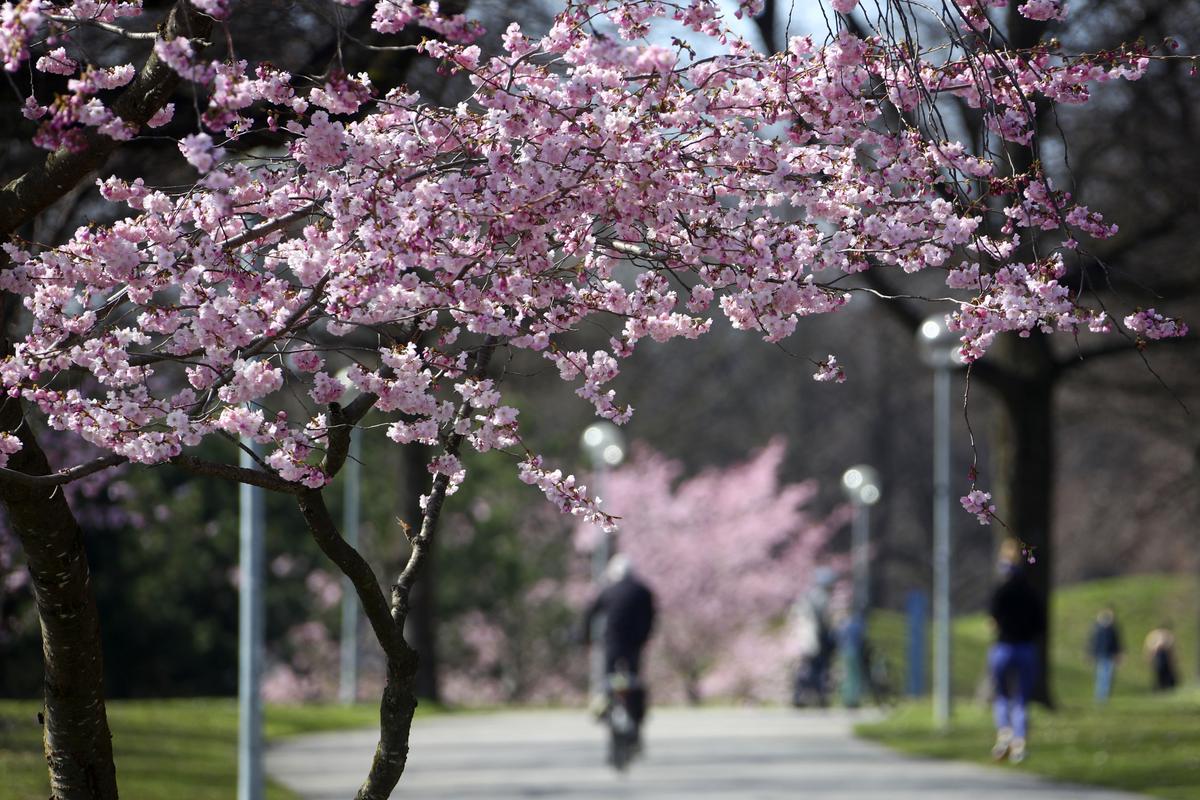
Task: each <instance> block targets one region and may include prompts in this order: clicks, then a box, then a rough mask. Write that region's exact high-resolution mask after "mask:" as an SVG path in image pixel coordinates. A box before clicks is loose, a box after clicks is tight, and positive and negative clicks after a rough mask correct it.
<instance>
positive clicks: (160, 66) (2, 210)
mask: <svg viewBox="0 0 1200 800" xmlns="http://www.w3.org/2000/svg"><path fill="white" fill-rule="evenodd" d="M211 30H212V18H211V17H208V16H206V15H204V14H201V13H200V12H199V11H198V10H197V9H196V8H194V7H193V6H192V5H191V3H189V2H187V0H179V2H177V3H176V4H175V6H174V7H173V8H172V9H171V11H170V13H169V14H168V15H167V19H166V21H165V22H163V24H162V25H161V26H160V27H159V33H158V38H160V39H163V40H170V39H174V38H175V37H177V36H187V37H189V38H191V39H193V40H195V39H203V38H204V37H206V36H208V34H209V32H210V31H211ZM179 80H180V78H179V75H178V73H176V72H175V70H173V69H171V68H170V67H169V66H167V64H166V63H164V62H163V61H162V59H160V58H159V57H158V54H157V53H154V52H151V53H150V56H149V57H148V58H147V59H146V63H145V64H144V65H143V66H142V71H141V72H140V73H139V74H138V76H137V77H136V78H135V79H134V80H133V82H132V83H131V84H129V88H128V89H126V90H125V91H124V92H123V93H122V94H121V96H120V97H119V98H118V99H117V101H116V102H115V103H114V104H113V106H112V110H113V112H114V113H116V115H117V116H118V117H120V118H121V119H123V120H125V122H127V123H129V124H130V125H132V126H133V127H135V128H137V129H141V127H142V126H143V125H145V124H146V122H148V121H149V119H150V118H151V117H152V116H154V114H155V113H156V112H157V111H158V110H159V109H161V108H162V107H163V105H165V104H166V102H167V99H168V98H169V97H170V96H171V94H172V92H174V91H175V87H177V86H178V85H179ZM84 142H85V145H84V146H83V147H82V148H80V149H78V150H74V149H68V148H65V147H64V148H60V149H58V150H56V151H54V152H53V153H51V154H49V155H48V156H46V158H45V160H44V161H43V162H42V163H40V164H38V165H36V166H34V167H33V168H32V169H30V170H29V171H28V172H26V173H25V174H24V175H21V176H20V177H18V178H15V179H14V180H12V181H10V182H9V183H8V185H7V186H5V187H4V188H3V189H0V238H7V237H8V236H9V235H10V234H12V233H13V232H14V231H16V230H17V229H19V228H20V227H21V226H22V225H25V224H26V223H27V222H29V221H30V220H31V219H33V218H34V217H35V216H36V215H37V214H38V213H40V212H41V211H43V210H44V209H46V208H47V207H48V206H50V205H51V204H53V203H54V202H55V201H57V200H58V199H59V198H61V197H62V196H63V195H65V194H66V193H67V192H69V191H70V190H71V188H72V187H74V186H75V185H76V184H77V183H79V182H80V181H81V180H83V178H84V177H85V176H87V174H88V173H90V172H92V171H93V170H95V169H99V168H100V166H101V165H102V164H103V163H104V162H105V161H106V160H107V159H108V156H109V155H111V154H112V152H113V151H114V150H116V149H117V146H118V145H119V144H120V143H119V142H118V141H117V140H116V139H112V138H110V137H108V136H105V135H104V134H102V133H99V132H98V131H96V130H93V129H90V128H89V129H87V131H86V132H85V133H84Z"/></svg>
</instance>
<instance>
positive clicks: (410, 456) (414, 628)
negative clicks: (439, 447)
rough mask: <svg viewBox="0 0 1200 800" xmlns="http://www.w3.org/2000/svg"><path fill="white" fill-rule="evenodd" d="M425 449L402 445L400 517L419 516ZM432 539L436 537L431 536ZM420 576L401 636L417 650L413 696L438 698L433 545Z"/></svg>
mask: <svg viewBox="0 0 1200 800" xmlns="http://www.w3.org/2000/svg"><path fill="white" fill-rule="evenodd" d="M428 463H429V449H428V448H426V447H420V446H416V445H410V446H408V447H406V448H405V449H404V497H403V499H402V500H401V502H402V503H403V504H404V508H403V511H402V513H403V516H402V519H405V520H418V519H420V518H421V505H420V502H419V501H420V497H421V494H422V492H424V491H425V476H426V475H427V474H428V471H427V470H426V469H425V465H426V464H428ZM435 541H436V540H435ZM421 573H422V574H421V580H420V581H418V582H417V583H415V584H414V585H413V591H412V599H411V600H410V605H409V611H408V620H407V623H406V627H405V631H404V638H405V639H407V640H408V641H409V642H411V643H412V646H413V649H414V650H416V651H417V655H418V663H417V675H416V683H415V685H414V690H415V691H416V693H417V697H419V698H421V699H422V700H429V701H430V702H434V703H437V702H440V700H441V691H440V686H439V682H438V650H437V547H436V544H434V545H433V546H431V547H430V549H429V552H428V553H426V554H425V564H424V567H423V568H422V570H421Z"/></svg>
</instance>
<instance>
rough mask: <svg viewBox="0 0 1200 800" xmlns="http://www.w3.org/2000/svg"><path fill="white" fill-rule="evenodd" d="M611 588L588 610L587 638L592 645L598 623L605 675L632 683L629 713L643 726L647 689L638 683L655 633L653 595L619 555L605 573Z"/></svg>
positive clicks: (625, 558)
mask: <svg viewBox="0 0 1200 800" xmlns="http://www.w3.org/2000/svg"><path fill="white" fill-rule="evenodd" d="M605 578H606V580H607V582H608V584H607V585H606V586H605V587H604V589H603V590H601V592H600V594H598V595H597V596H596V599H595V600H593V601H592V604H591V606H589V607H588V610H587V616H586V617H585V619H584V636H585V637H586V638H587V640H588V641H589V642H590V641H591V638H592V636H593V635H594V632H595V630H596V626H597V623H599V626H600V627H602V628H603V642H604V674H605V675H606V676H613V675H616V674H618V673H625V674H626V675H627V676H629V677H631V678H632V679H633V684H634V689H633V690H632V691H631V693H630V709H629V710H630V713H631V715H632V716H633V718H634V720H635V721H636V722H637V723H638V724H639V725H640V724H641V722H642V719H643V718H644V717H645V715H646V705H647V698H646V688H645V686H643V685H642V683H641V681H640V680H638V676H639V675H640V674H641V668H642V650H644V649H645V647H646V643H647V642H648V641H650V633H651V632H652V631H653V630H654V614H655V609H654V593H653V592H651V591H650V587H648V586H646V584H644V583H642V581H641V580H639V579H638V577H637V575H635V574H634V573H633V569H632V568H631V566H630V563H629V559H628V557H626V556H624V555H621V554H620V553H618V554H617V555H615V556H613V557H612V560H611V561H609V563H608V568H607V569H606V570H605Z"/></svg>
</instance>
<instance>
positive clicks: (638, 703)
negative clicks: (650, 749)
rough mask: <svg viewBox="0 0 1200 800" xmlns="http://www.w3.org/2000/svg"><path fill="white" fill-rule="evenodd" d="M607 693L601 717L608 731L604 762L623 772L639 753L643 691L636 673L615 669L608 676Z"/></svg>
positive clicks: (643, 702)
mask: <svg viewBox="0 0 1200 800" xmlns="http://www.w3.org/2000/svg"><path fill="white" fill-rule="evenodd" d="M607 694H608V703H607V707H606V708H605V711H604V714H603V718H604V721H605V723H606V725H607V726H608V730H609V739H608V763H609V765H610V766H612V767H613V769H615V770H617V771H618V772H624V771H625V770H626V769H628V768H629V764H630V762H631V761H633V759H634V758H636V757H638V756H639V755H641V752H642V740H641V723H642V718H643V717H644V716H645V713H646V690H645V687H643V686H642V684H641V681H640V680H638V678H637V676H636V675H632V674H630V673H628V672H615V673H613V674H611V675H609V676H608V680H607Z"/></svg>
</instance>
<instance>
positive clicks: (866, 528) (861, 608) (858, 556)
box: [851, 500, 871, 614]
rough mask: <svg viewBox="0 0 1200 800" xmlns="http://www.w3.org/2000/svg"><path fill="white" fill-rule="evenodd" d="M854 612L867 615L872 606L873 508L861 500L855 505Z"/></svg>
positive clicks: (853, 536)
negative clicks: (871, 554)
mask: <svg viewBox="0 0 1200 800" xmlns="http://www.w3.org/2000/svg"><path fill="white" fill-rule="evenodd" d="M851 536H852V538H853V550H854V610H855V612H857V613H859V614H865V613H866V612H867V608H868V607H869V606H870V604H871V558H870V552H871V507H870V506H869V505H867V504H866V503H864V502H862V501H861V500H857V501H855V503H854V527H853V528H852V529H851Z"/></svg>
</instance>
